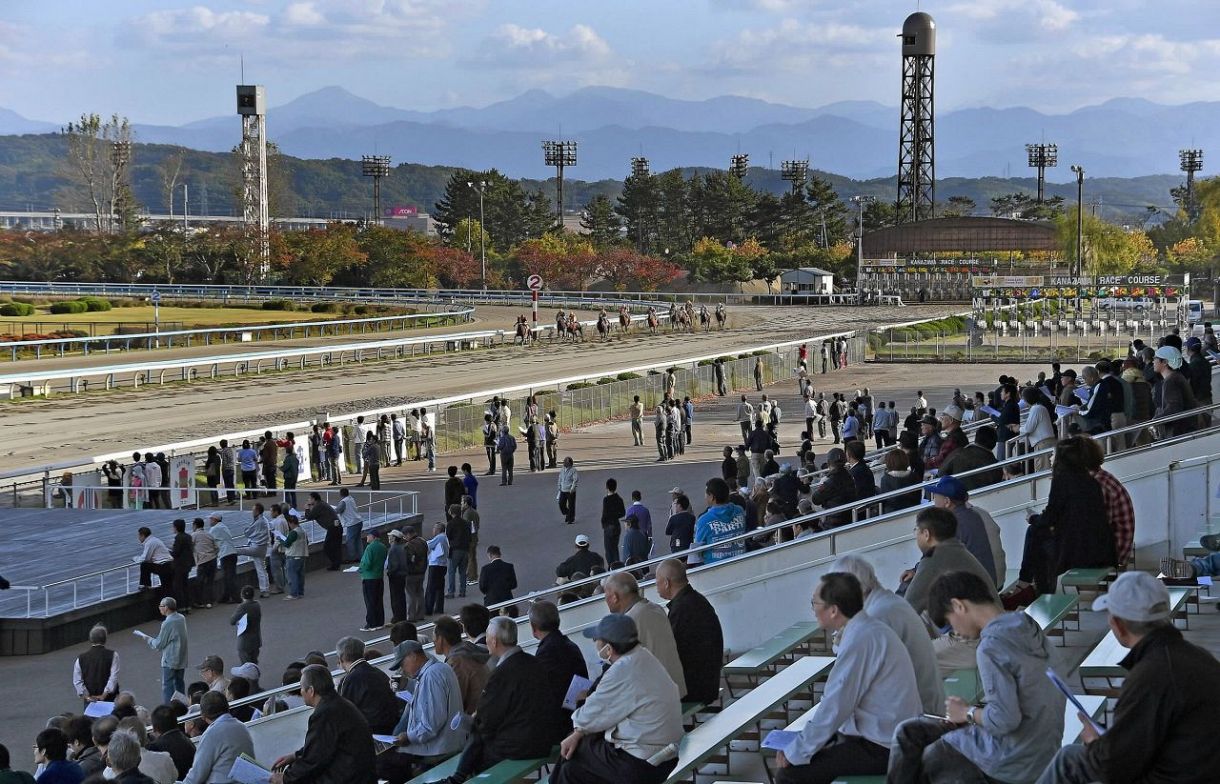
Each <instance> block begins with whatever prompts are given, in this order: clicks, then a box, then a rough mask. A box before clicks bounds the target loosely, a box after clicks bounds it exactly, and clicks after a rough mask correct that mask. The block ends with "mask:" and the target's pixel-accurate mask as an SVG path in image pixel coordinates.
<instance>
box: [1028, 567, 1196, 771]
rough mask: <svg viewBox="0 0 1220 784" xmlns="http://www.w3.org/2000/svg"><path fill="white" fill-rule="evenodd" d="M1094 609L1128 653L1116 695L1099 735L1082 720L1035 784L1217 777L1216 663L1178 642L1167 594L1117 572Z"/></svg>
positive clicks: (1139, 577) (1144, 578)
mask: <svg viewBox="0 0 1220 784" xmlns="http://www.w3.org/2000/svg"><path fill="white" fill-rule="evenodd" d="M1093 609H1094V610H1098V611H1103V612H1108V614H1109V615H1108V618H1109V624H1110V631H1112V632H1113V633H1114V636H1115V638H1116V639H1117V640H1118V642H1119V644H1120V645H1122V646H1123V647H1124V648H1129V649H1130V651H1131V652H1130V653H1129V654H1127V657H1126V658H1125V659H1123V660H1122V662H1120V664H1121V665H1122V667H1123V669H1125V670H1126V671H1127V677H1126V678H1125V679H1124V680H1123V688H1122V693H1121V694H1119V697H1118V704H1117V705H1115V707H1114V713H1113V714H1112V716H1113V718H1112V719H1111V720H1110V726H1109V728H1108V729H1107V730H1106V733H1105V734H1104V735H1099V734H1098V733H1097V732H1096V731H1095V730H1094V729H1093V728H1092V726H1091V725H1090V724H1089V722H1084V730H1083V732H1081V738H1082V739H1083V740H1084V743H1083V744H1079V743H1078V744H1073V745H1070V746H1064V747H1063V748H1061V749H1060V750H1059V751H1058V753H1056V755H1055V758H1054V759H1053V760H1052V761H1051V764H1050V765H1049V766H1047V768H1046V770H1045V771H1044V772H1043V773H1042V778H1040V779H1038V784H1087V783H1088V782H1095V781H1100V782H1106V784H1109V782H1116V781H1172V782H1174V784H1204V782H1213V781H1215V780H1216V759H1215V755H1216V752H1215V747H1214V746H1212V743H1213V742H1214V738H1215V734H1216V733H1215V727H1216V725H1215V721H1216V720H1215V707H1216V704H1217V703H1220V663H1217V662H1216V660H1215V659H1214V658H1213V657H1212V655H1211V654H1210V653H1208V652H1207V651H1205V650H1203V649H1202V648H1199V647H1198V646H1195V645H1192V644H1191V643H1189V642H1187V641H1186V640H1184V639H1182V633H1181V632H1180V631H1178V630H1177V629H1176V628H1175V627H1174V625H1173V620H1172V618H1173V615H1172V613H1171V611H1170V604H1169V591H1168V590H1167V589H1166V588H1165V586H1164V584H1163V583H1161V582H1160V581H1159V580H1157V579H1156V578H1155V577H1153V576H1152V575H1150V574H1148V573H1147V572H1124V573H1123V574H1121V575H1119V578H1118V579H1117V580H1115V581H1114V582H1113V584H1111V585H1110V590H1109V592H1107V593H1105V594H1103V595H1102V596H1100V597H1098V599H1097V600H1096V601H1095V602H1094V603H1093Z"/></svg>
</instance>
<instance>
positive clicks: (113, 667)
mask: <svg viewBox="0 0 1220 784" xmlns="http://www.w3.org/2000/svg"><path fill="white" fill-rule="evenodd" d="M113 653H114V658H113V659H111V660H110V675H108V676H107V677H106V688H104V689H102V693H103V694H114V693H116V692H117V691H118V688H119V652H118V651H114V652H113ZM72 686H73V687H75V688H76V693H77V694H79V695H80V696H81V697H88V696H89V690H88V689H86V688H85V680H84V678H83V677H82V676H81V672H80V657H79V656H78V657H77V659H76V661H75V662H74V663H73V664H72Z"/></svg>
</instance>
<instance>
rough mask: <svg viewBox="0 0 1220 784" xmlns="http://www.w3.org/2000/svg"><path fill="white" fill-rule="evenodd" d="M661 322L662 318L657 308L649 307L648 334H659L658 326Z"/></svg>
mask: <svg viewBox="0 0 1220 784" xmlns="http://www.w3.org/2000/svg"><path fill="white" fill-rule="evenodd" d="M660 322H661V320H660V319H659V318H657V309H656V308H649V309H648V334H650V335H655V334H657V326H658V325H659V324H660Z"/></svg>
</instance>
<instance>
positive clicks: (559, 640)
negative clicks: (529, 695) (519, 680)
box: [529, 601, 589, 745]
mask: <svg viewBox="0 0 1220 784" xmlns="http://www.w3.org/2000/svg"><path fill="white" fill-rule="evenodd" d="M529 619H530V630H531V631H532V632H533V635H534V639H535V640H538V647H537V648H535V649H534V658H536V659H537V660H538V663H539V664H541V665H542V672H543V673H544V679H543V680H544V684H545V686H546V692H547V697H546V706H547V714H548V715H547V719H546V722H545V726H546V727H547V731H546V733H545V734H546V737H547V738H548V739H549V740H550V742H551V744H552V745H554V744H557V743H559V741H561V740H563V739H564V738H565V737H566V736H567V735H568V733H570V732H571V731H572V712H571V711H570V710H568V709H567V708H565V707H563V699H564V697H565V696H566V695H567V692H568V687H569V686H570V685H571V684H572V678H573V676H576V675H579V676H580V677H582V678H588V677H589V669H588V667H587V666H586V665H585V657H584V654H582V653H581V652H580V648H579V647H578V646H577V645H576V643H574V642H572V641H571V640H569V639H568V638H567V637H565V636H564V634H563V632H561V631H560V630H559V608H558V607H556V606H555V605H554V604H552V603H551V602H547V601H538V602H534V604H533V605H532V606H531V607H530V614H529Z"/></svg>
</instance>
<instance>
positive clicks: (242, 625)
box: [237, 615, 250, 637]
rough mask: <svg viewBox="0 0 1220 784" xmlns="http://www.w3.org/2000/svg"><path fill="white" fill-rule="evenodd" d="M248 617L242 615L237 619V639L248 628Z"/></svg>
mask: <svg viewBox="0 0 1220 784" xmlns="http://www.w3.org/2000/svg"><path fill="white" fill-rule="evenodd" d="M249 617H250V616H249V615H243V616H242V617H240V618H238V619H237V636H238V637H240V636H242V635H243V634H245V633H246V629H247V628H249V626H250V624H249V621H248V619H249Z"/></svg>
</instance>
